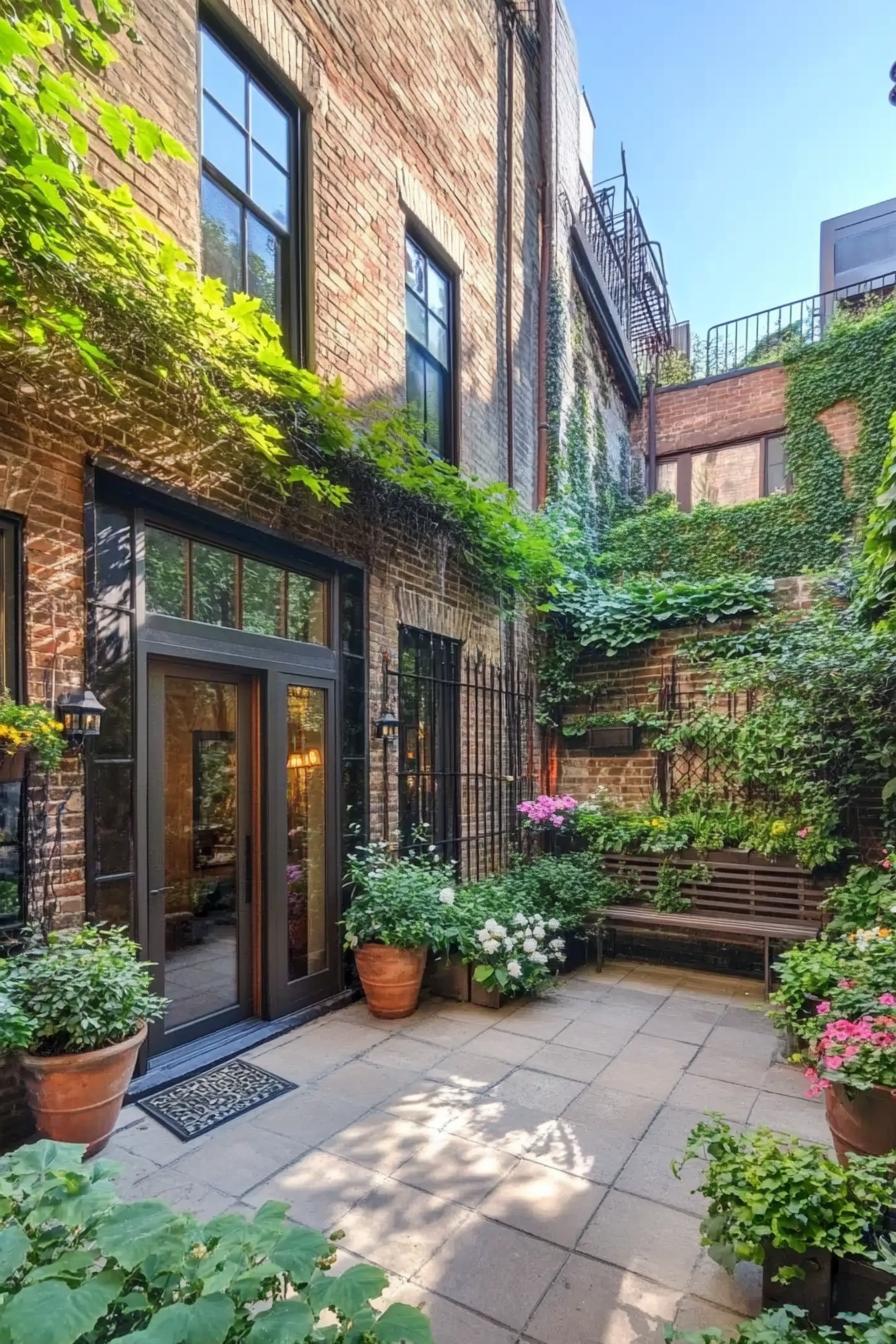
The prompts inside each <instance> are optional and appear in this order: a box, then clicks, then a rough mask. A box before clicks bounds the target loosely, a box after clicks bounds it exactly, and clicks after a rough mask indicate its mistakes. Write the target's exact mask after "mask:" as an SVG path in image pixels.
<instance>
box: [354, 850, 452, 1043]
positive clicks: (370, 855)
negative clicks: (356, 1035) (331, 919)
mask: <svg viewBox="0 0 896 1344" xmlns="http://www.w3.org/2000/svg"><path fill="white" fill-rule="evenodd" d="M347 880H348V883H349V884H350V885H351V887H352V888H353V894H352V900H351V905H350V906H349V907H348V910H347V911H346V914H345V919H344V920H343V926H344V928H345V946H346V947H347V948H349V949H350V950H351V951H352V952H353V953H354V956H355V965H356V966H357V968H358V975H359V977H360V980H361V986H362V988H363V990H364V996H365V998H366V999H367V1006H368V1008H369V1009H370V1011H371V1012H372V1013H373V1015H374V1017H386V1018H395V1017H409V1016H410V1014H411V1013H413V1012H414V1010H415V1008H416V1007H417V1001H418V999H419V998H420V985H421V983H422V981H423V971H424V968H425V966H426V954H427V951H428V950H429V949H430V948H432V949H434V950H436V951H445V950H447V948H448V946H449V945H450V943H451V942H452V940H453V938H454V936H455V933H456V930H455V929H454V927H453V924H454V919H453V914H454V912H453V906H454V901H455V886H454V881H453V868H452V865H451V864H449V863H446V862H445V861H444V860H443V859H440V858H439V857H438V856H437V855H436V854H435V853H434V852H433V850H432V849H431V848H427V847H425V846H424V845H420V846H418V847H417V848H415V849H414V851H413V852H411V853H409V854H404V855H401V856H399V855H397V854H395V853H394V852H392V851H391V850H390V848H389V846H388V844H386V842H384V841H380V842H377V843H374V844H370V845H361V846H359V847H358V848H357V849H355V850H354V851H353V853H352V854H351V855H350V856H349V860H348V879H347Z"/></svg>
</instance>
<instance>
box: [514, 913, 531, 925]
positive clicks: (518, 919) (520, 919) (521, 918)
mask: <svg viewBox="0 0 896 1344" xmlns="http://www.w3.org/2000/svg"><path fill="white" fill-rule="evenodd" d="M513 922H514V924H517V925H522V924H528V923H529V921H528V919H527V918H526V916H525V915H514V917H513Z"/></svg>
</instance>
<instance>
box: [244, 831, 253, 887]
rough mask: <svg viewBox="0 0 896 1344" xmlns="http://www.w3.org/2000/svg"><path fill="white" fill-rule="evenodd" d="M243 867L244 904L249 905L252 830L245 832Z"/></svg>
mask: <svg viewBox="0 0 896 1344" xmlns="http://www.w3.org/2000/svg"><path fill="white" fill-rule="evenodd" d="M245 869H246V871H245V872H244V873H243V886H244V890H245V893H246V894H245V898H244V899H245V902H246V905H251V904H252V876H253V874H252V832H251V831H250V832H249V833H248V834H247V836H246V849H245Z"/></svg>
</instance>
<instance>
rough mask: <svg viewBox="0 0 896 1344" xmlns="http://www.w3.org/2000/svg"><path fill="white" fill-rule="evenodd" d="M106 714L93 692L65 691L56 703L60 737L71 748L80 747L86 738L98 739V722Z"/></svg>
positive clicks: (87, 690) (104, 708)
mask: <svg viewBox="0 0 896 1344" xmlns="http://www.w3.org/2000/svg"><path fill="white" fill-rule="evenodd" d="M105 712H106V707H105V705H101V704H100V702H99V700H97V698H96V696H95V695H94V693H93V691H91V690H89V689H88V688H86V687H85V688H84V689H82V690H78V691H66V692H65V694H64V695H60V697H59V699H58V700H57V702H56V714H57V716H58V718H59V719H60V720H61V722H62V735H63V737H64V738H65V740H66V742H68V744H69V746H71V747H80V746H82V745H83V743H84V742H85V740H86V739H87V738H88V737H99V735H100V720H101V719H102V717H103V715H104V714H105Z"/></svg>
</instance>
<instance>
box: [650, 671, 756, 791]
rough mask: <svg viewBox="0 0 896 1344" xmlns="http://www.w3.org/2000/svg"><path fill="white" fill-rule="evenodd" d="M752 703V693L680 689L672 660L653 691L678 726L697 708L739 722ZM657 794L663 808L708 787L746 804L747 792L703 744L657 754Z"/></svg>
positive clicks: (662, 708)
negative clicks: (689, 793)
mask: <svg viewBox="0 0 896 1344" xmlns="http://www.w3.org/2000/svg"><path fill="white" fill-rule="evenodd" d="M754 704H755V694H754V692H753V691H749V690H748V691H729V692H724V693H719V694H716V695H713V694H712V693H707V691H706V689H705V688H704V687H695V686H692V685H688V686H682V685H681V683H680V681H679V677H678V671H677V663H676V660H675V659H674V658H673V659H672V660H671V662H670V663H669V665H668V666H667V668H665V669H664V671H663V677H662V680H661V682H660V685H659V688H658V692H657V705H658V708H659V709H660V710H662V711H664V712H666V713H668V714H669V715H670V718H671V721H672V722H673V723H682V722H684V721H686V720H687V719H689V718H691V717H693V715H694V713H695V712H696V711H698V710H700V709H705V710H710V711H712V712H713V713H715V714H725V715H727V717H728V718H729V719H741V718H743V716H744V715H745V714H748V713H749V712H750V710H751V709H752V708H753V706H754ZM656 777H657V791H658V793H659V795H660V797H661V798H662V800H663V803H664V804H666V805H667V806H669V805H671V804H673V803H674V802H676V800H677V799H679V798H680V797H681V795H682V794H684V793H688V792H690V791H691V790H693V789H700V788H709V787H711V788H712V791H713V793H714V794H715V795H716V796H720V797H723V798H727V799H729V800H730V801H732V802H746V801H748V799H749V796H750V792H749V790H748V789H746V788H745V787H744V786H743V785H742V784H741V783H740V782H739V781H738V780H737V779H736V778H735V777H734V776H733V775H732V773H731V771H730V769H729V768H728V765H727V763H726V762H725V761H724V760H723V759H722V758H721V757H720V756H719V754H718V753H714V752H713V750H712V748H711V747H710V746H707V745H703V744H691V745H689V746H688V747H680V748H676V749H675V750H674V751H661V752H658V753H657V762H656Z"/></svg>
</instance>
